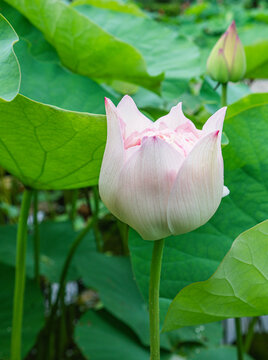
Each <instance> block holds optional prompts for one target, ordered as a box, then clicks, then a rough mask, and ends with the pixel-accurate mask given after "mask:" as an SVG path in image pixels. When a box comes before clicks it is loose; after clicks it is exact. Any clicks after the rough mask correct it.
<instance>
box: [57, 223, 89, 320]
mask: <svg viewBox="0 0 268 360" xmlns="http://www.w3.org/2000/svg"><path fill="white" fill-rule="evenodd" d="M94 222H95V221H94V219H91V220H90V221H89V222H88V224H87V225H86V226H85V227H84V229H83V230H82V231H81V232H80V233H79V234H78V236H77V237H76V239H75V240H74V242H73V243H72V245H71V248H70V250H69V252H68V255H67V258H66V260H65V263H64V265H63V269H62V272H61V277H60V284H59V291H58V294H57V298H56V300H55V303H54V304H53V306H52V310H51V317H52V320H53V318H54V315H55V313H56V310H57V308H58V305H59V301H60V298H61V296H64V291H65V282H66V276H67V273H68V269H69V266H70V264H71V261H72V259H73V256H74V254H75V251H76V249H77V248H78V246H79V245H80V243H81V241H82V240H83V239H84V237H85V236H86V235H87V233H88V231H89V230H90V229H91V227H92V226H93V225H94Z"/></svg>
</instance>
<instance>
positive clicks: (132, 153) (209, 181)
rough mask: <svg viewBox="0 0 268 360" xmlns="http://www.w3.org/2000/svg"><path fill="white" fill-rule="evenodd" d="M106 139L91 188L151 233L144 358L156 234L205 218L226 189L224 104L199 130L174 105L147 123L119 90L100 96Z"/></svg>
mask: <svg viewBox="0 0 268 360" xmlns="http://www.w3.org/2000/svg"><path fill="white" fill-rule="evenodd" d="M105 105H106V113H107V125H108V126H107V130H108V135H107V143H106V148H105V153H104V157H103V162H102V167H101V172H100V179H99V190H100V196H101V198H102V200H103V202H104V203H105V205H106V206H107V208H108V209H109V210H110V211H111V213H113V214H114V215H115V216H116V217H117V218H119V219H120V220H121V221H123V222H125V223H127V224H128V225H130V226H131V227H133V228H134V229H135V230H136V231H137V232H138V233H139V234H140V235H141V236H142V237H143V239H145V240H155V241H154V249H153V255H152V262H151V277H150V288H149V317H150V345H151V360H159V359H160V341H159V284H160V273H161V260H162V253H163V245H164V240H163V239H164V238H165V237H167V236H169V235H178V234H183V233H187V232H189V231H192V230H194V229H196V228H198V227H199V226H201V225H203V224H205V223H206V222H207V221H208V220H209V219H210V218H211V217H212V216H213V214H214V213H215V211H216V210H217V208H218V206H219V204H220V202H221V199H222V196H224V195H227V193H228V190H227V188H225V187H224V185H223V159H222V154H221V134H222V126H223V120H224V116H225V112H226V108H222V109H220V110H219V111H217V112H216V113H215V114H214V115H212V116H211V117H210V118H209V119H208V120H207V122H206V123H205V125H204V126H203V128H202V130H198V129H197V128H196V127H195V125H194V124H193V123H192V122H191V121H190V120H189V119H187V118H186V117H185V116H184V114H183V112H182V104H181V103H179V104H178V105H177V106H174V107H173V108H172V109H171V111H170V113H169V114H168V115H166V116H163V117H161V118H160V119H158V120H157V121H155V122H152V121H151V120H150V119H148V118H147V117H146V116H144V115H143V114H142V113H141V112H140V111H139V110H138V108H137V107H136V105H135V103H134V101H133V100H132V99H131V98H130V97H129V96H125V97H124V98H123V99H122V100H121V102H120V103H119V105H118V106H117V107H115V106H114V104H113V103H112V102H111V101H110V100H109V99H106V100H105Z"/></svg>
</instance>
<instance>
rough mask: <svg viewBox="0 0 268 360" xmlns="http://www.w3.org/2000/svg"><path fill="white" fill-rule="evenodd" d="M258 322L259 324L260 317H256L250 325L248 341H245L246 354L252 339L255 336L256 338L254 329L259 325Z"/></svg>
mask: <svg viewBox="0 0 268 360" xmlns="http://www.w3.org/2000/svg"><path fill="white" fill-rule="evenodd" d="M257 322H258V317H254V318H252V319H251V321H250V324H249V327H248V333H247V336H246V340H245V345H244V349H245V352H246V353H247V352H248V351H249V349H250V346H251V343H252V339H253V336H254V328H255V325H256V324H257Z"/></svg>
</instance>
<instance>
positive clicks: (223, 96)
mask: <svg viewBox="0 0 268 360" xmlns="http://www.w3.org/2000/svg"><path fill="white" fill-rule="evenodd" d="M227 85H228V83H225V84H221V106H226V105H227Z"/></svg>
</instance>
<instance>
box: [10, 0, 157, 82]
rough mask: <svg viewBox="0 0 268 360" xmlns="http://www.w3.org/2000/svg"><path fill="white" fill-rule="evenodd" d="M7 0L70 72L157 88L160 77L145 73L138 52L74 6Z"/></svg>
mask: <svg viewBox="0 0 268 360" xmlns="http://www.w3.org/2000/svg"><path fill="white" fill-rule="evenodd" d="M6 2H7V3H8V4H10V5H12V6H14V7H15V8H16V9H17V10H19V11H20V12H21V13H22V14H24V15H25V16H26V17H27V18H28V19H29V20H30V21H31V22H32V23H33V24H34V25H35V26H36V27H37V28H38V29H39V30H41V31H42V32H43V34H44V35H45V37H46V39H47V40H48V42H49V43H51V44H52V45H53V46H54V47H55V49H56V51H57V53H58V54H59V57H60V58H61V61H62V63H63V64H64V65H65V66H66V67H68V68H69V69H71V70H72V71H74V72H77V73H79V74H81V75H85V76H88V77H91V78H98V79H104V80H108V79H119V80H124V81H128V82H133V83H137V84H140V85H143V86H144V87H148V88H153V89H158V88H159V86H160V81H161V80H162V76H155V77H153V76H150V75H149V74H148V72H147V69H146V64H145V60H144V58H143V57H142V55H141V54H140V52H138V51H137V50H136V49H135V48H134V47H133V46H131V45H130V44H128V43H126V42H123V41H121V40H118V39H117V38H115V37H114V36H112V35H110V34H109V33H107V32H106V31H105V30H103V29H102V28H101V27H100V26H98V25H96V24H95V22H93V21H91V20H90V19H88V18H86V17H85V16H83V15H81V14H79V13H78V12H77V11H76V9H75V8H74V7H71V6H69V5H67V4H66V3H64V2H63V1H61V0H56V1H55V0H47V1H45V2H44V1H42V0H30V1H29V0H28V1H25V0H22V1H21V0H6ZM55 18H56V19H57V21H55ZM135 18H136V17H135Z"/></svg>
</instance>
